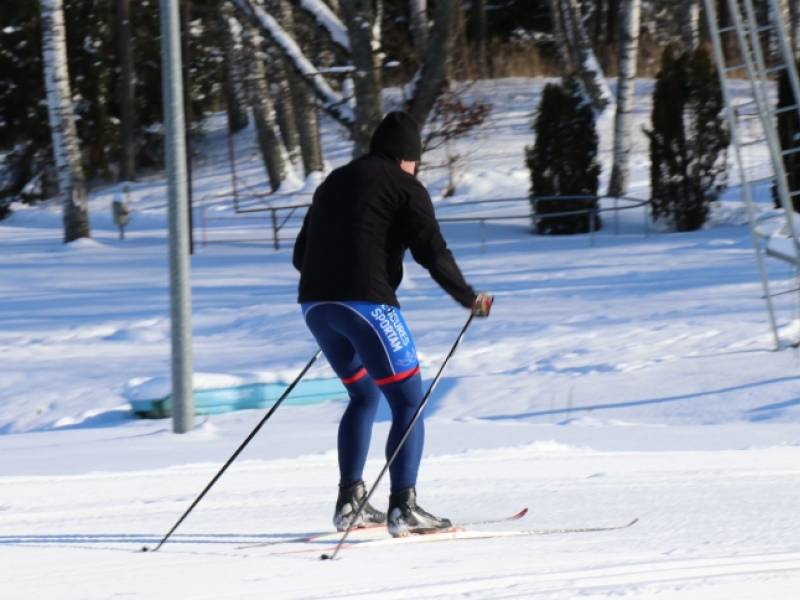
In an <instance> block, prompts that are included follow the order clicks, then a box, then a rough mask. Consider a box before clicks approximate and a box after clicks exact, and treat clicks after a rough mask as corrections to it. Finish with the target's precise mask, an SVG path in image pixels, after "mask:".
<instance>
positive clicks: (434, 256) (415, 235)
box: [405, 186, 477, 308]
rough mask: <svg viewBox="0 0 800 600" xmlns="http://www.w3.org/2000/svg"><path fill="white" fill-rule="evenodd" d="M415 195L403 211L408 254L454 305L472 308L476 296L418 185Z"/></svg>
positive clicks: (429, 201) (428, 199)
mask: <svg viewBox="0 0 800 600" xmlns="http://www.w3.org/2000/svg"><path fill="white" fill-rule="evenodd" d="M415 192H418V193H414V194H413V195H412V197H411V198H410V200H409V203H408V205H407V209H406V211H405V212H406V214H405V217H406V219H405V220H406V223H405V226H406V227H405V231H406V244H407V245H408V248H409V250H411V255H412V256H413V257H414V260H415V261H417V262H418V263H419V264H420V265H422V266H423V267H425V268H426V269H427V270H428V272H429V273H430V274H431V277H433V280H434V281H435V282H436V283H438V284H439V285H440V286H441V287H442V289H443V290H444V291H446V292H447V293H448V294H450V295H451V296H452V297H453V298H454V299H455V301H456V302H458V303H459V304H461V305H462V306H464V307H466V308H472V306H473V303H474V302H475V298H476V296H477V294H476V293H475V290H473V289H472V287H471V286H470V285H469V284H468V283H467V282H466V281H465V280H464V276H463V275H462V274H461V270H460V269H459V268H458V265H457V264H456V261H455V259H454V258H453V254H452V253H451V252H450V250H449V249H448V247H447V243H446V242H445V240H444V237H442V233H441V231H440V230H439V223H438V222H437V221H436V215H435V214H434V212H433V204H432V203H431V199H430V196H428V193H427V191H425V189H424V188H422V186H420V187H419V188H417V189H416V190H415Z"/></svg>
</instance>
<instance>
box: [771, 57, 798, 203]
mask: <svg viewBox="0 0 800 600" xmlns="http://www.w3.org/2000/svg"><path fill="white" fill-rule="evenodd" d="M798 68H800V63H798ZM794 104H795V99H794V94H793V93H792V86H791V85H790V83H789V74H788V72H787V71H786V70H785V69H784V70H783V71H781V74H780V77H779V78H778V106H777V108H778V110H780V109H782V108H786V107H789V106H793V105H794ZM778 138H779V139H780V142H781V150H789V149H791V148H795V147H797V146H800V119H798V114H797V111H796V110H789V111H785V112H779V113H778ZM783 168H784V170H785V171H786V182H787V184H788V186H789V192H796V191H800V152H796V153H793V154H792V153H790V154H786V155H784V157H783ZM773 196H774V198H775V207H776V208H780V207H781V203H780V200H778V196H777V191H776V190H774V189H773ZM792 204H793V205H794V209H795V210H800V196H795V197H794V198H792Z"/></svg>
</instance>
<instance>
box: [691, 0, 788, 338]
mask: <svg viewBox="0 0 800 600" xmlns="http://www.w3.org/2000/svg"><path fill="white" fill-rule="evenodd" d="M724 1H725V3H726V5H727V8H728V12H729V14H730V18H731V22H732V25H730V26H727V27H722V28H721V27H719V20H718V16H717V6H716V4H717V1H716V0H704V3H705V13H706V17H707V20H708V31H709V34H710V38H711V43H712V46H713V51H714V59H715V62H716V65H717V72H718V74H719V78H720V83H721V86H722V95H723V100H724V102H725V107H726V116H727V120H728V126H729V129H730V134H731V143H732V145H733V147H734V150H735V158H736V163H737V167H738V171H739V174H740V177H741V186H742V196H743V198H744V200H745V204H746V206H747V215H748V219H749V222H750V231H751V233H752V237H753V245H754V248H755V253H756V261H757V264H758V272H759V277H760V279H761V285H762V289H763V293H764V299H765V300H766V304H767V312H768V315H769V322H770V327H771V329H772V335H773V338H774V342H775V347H776V349H781V348H784V347H786V346H787V345H797V343H798V342H797V341H796V340H795V341H793V342H790V343H787V342H786V341H783V340H781V337H780V334H779V331H778V322H777V319H776V314H775V313H776V310H775V302H774V300H773V299H774V298H775V297H776V296H781V295H784V294H789V293H796V292H799V291H800V285H795V286H794V287H795V288H796V289H792V290H784V291H780V292H776V293H773V292H772V291H771V289H770V280H769V272H768V270H767V265H766V264H765V257H772V258H776V259H779V260H781V261H784V262H786V263H788V264H790V265H791V266H792V267H793V268H794V270H795V281H796V283H797V282H798V281H799V280H798V277H797V276H798V273H800V239H798V233H800V219H799V220H795V215H796V213H795V211H794V210H793V207H792V206H793V205H792V199H793V198H796V197H798V196H800V189H794V190H792V189H789V188H790V186H789V180H788V178H787V175H786V169H785V168H784V162H783V159H784V157H785V156H787V155H789V154H795V153H800V140H798V141H797V144H796V145H794V146H792V147H789V148H782V147H781V143H780V139H779V137H778V131H777V121H776V119H777V117H778V115H779V114H781V113H789V112H792V111H794V112H795V114H796V115H797V117H798V118H800V106H799V105H798V103H797V99H800V79H799V78H798V75H797V67H796V59H795V58H794V57H793V54H792V46H791V44H790V43H789V40H788V38H787V34H786V29H785V23H784V22H783V21H784V18H783V14H784V13H783V11H782V7H781V5H780V0H766V2H761V3H760V8H762V11H761V14H759V13H758V12H757V11H756V8H755V6H754V2H753V0H724ZM765 4H766V15H765V14H764V11H763V8H764V5H765ZM723 36H728V37H730V38H732V39H733V40H734V44H733V45H734V47H735V49H736V53H737V54H738V55H739V56H738V57H737V59H736V60H735V61H734V62H736V64H732V65H729V64H727V60H726V58H725V52H724V50H723V47H724V46H723V40H724V39H728V38H727V37H723ZM765 37H766V38H767V44H769V45H770V46H772V47H771V48H770V47H768V48H767V49H765V48H764V45H765ZM729 47H730V46H729ZM768 61H769V62H768ZM783 71H785V72H786V73H787V74H788V77H789V84H790V89H791V90H792V94H793V96H794V98H795V102H794V103H793V104H792V105H791V106H787V107H783V108H781V109H777V108H776V106H775V102H774V101H773V100H771V99H770V91H771V89H773V88H774V86H775V79H774V77H775V76H776V75H779V74H781V73H782V72H783ZM734 72H739V73H744V75H745V79H744V80H742V79H741V78H738V79H734V78H733V77H732V74H733V73H734ZM742 81H746V82H747V83H748V84H749V86H745V87H746V89H747V92H746V96H745V97H744V98H742V96H741V91H742V90H741V83H742ZM734 82H737V83H738V84H739V85H735V84H734ZM748 132H755V133H756V136H755V137H750V136H748V135H747V134H748ZM745 138H747V139H745ZM764 145H766V147H767V149H768V151H769V166H770V167H771V172H770V173H769V176H768V177H767V178H766V179H768V180H771V181H772V182H773V183H774V186H775V187H774V189H775V191H776V196H777V198H778V200H779V201H780V205H781V207H782V209H781V210H780V213H781V214H780V218H781V222H782V227H781V232H782V236H783V239H781V240H780V242H776V237H775V235H774V234H775V232H774V231H769V228H768V227H767V226H766V223H765V221H763V220H762V219H760V218H759V217H758V211H757V210H756V207H755V204H754V199H753V187H754V185H756V184H763V183H764V181H765V178H764V177H757V176H755V175H754V174H753V173H752V171H751V169H752V165H750V166H748V164H747V160H746V159H747V158H749V156H748V154H747V152H748V151H749V149H750V148H756V147H759V146H760V147H762V148H763V147H764ZM759 162H760V163H761V164H762V165H763V162H764V161H763V159H762V160H760V161H759ZM799 298H800V296H799Z"/></svg>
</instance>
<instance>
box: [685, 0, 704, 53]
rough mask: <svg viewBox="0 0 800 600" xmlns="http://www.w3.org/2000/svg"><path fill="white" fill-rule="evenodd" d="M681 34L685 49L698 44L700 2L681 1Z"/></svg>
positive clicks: (693, 0) (697, 0)
mask: <svg viewBox="0 0 800 600" xmlns="http://www.w3.org/2000/svg"><path fill="white" fill-rule="evenodd" d="M681 23H682V24H683V25H682V27H681V32H682V35H683V43H684V44H685V45H686V47H687V48H697V46H698V45H699V44H700V0H683V4H682V6H681Z"/></svg>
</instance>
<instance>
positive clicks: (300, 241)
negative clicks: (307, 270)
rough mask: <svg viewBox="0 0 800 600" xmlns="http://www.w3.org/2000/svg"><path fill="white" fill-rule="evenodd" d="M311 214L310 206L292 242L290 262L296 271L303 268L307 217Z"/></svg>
mask: <svg viewBox="0 0 800 600" xmlns="http://www.w3.org/2000/svg"><path fill="white" fill-rule="evenodd" d="M310 214H311V207H309V209H308V212H307V213H306V217H305V219H303V226H302V227H301V228H300V233H298V234H297V239H296V240H295V242H294V252H293V253H292V264H293V265H294V268H295V269H297V270H298V271H302V269H303V257H304V256H305V253H306V232H307V231H308V217H309V215H310Z"/></svg>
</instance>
